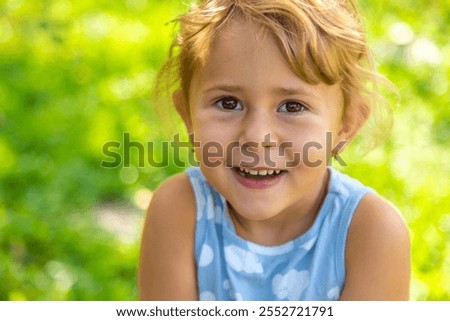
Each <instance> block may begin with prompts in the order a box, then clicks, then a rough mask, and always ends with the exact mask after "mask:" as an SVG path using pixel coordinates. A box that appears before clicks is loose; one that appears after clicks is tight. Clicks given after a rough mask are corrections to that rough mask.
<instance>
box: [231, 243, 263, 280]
mask: <svg viewBox="0 0 450 321" xmlns="http://www.w3.org/2000/svg"><path fill="white" fill-rule="evenodd" d="M225 260H226V261H227V264H228V265H229V266H230V267H231V268H232V269H233V270H235V271H236V272H245V273H249V274H250V273H263V271H264V270H263V267H262V265H261V263H260V262H259V259H258V257H257V256H256V255H255V254H254V253H252V252H250V251H246V250H244V249H241V248H240V247H237V246H235V245H229V246H226V247H225Z"/></svg>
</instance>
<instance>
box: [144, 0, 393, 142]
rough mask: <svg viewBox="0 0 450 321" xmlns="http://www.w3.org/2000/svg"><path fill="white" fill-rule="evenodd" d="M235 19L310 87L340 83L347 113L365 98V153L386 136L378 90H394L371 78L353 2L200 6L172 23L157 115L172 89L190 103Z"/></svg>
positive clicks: (233, 0)
mask: <svg viewBox="0 0 450 321" xmlns="http://www.w3.org/2000/svg"><path fill="white" fill-rule="evenodd" d="M237 15H241V16H244V17H245V18H247V19H250V20H252V21H253V22H256V23H258V24H259V25H260V26H261V27H262V28H264V29H266V30H267V31H269V32H270V33H271V34H272V35H273V36H274V37H275V39H276V41H277V42H278V44H279V48H280V50H281V52H282V54H283V56H284V57H285V59H286V61H287V62H288V64H289V66H290V68H291V69H292V71H293V72H294V73H295V74H296V75H297V76H298V77H300V78H301V79H303V80H304V81H306V82H308V83H310V84H318V83H320V82H322V83H325V84H328V85H333V84H339V85H340V87H341V89H342V92H343V96H344V108H346V107H348V106H351V103H352V101H351V100H352V99H353V98H354V97H363V98H364V101H365V104H363V105H361V106H359V108H360V109H361V110H358V111H356V112H360V113H364V114H367V113H370V114H371V115H372V117H371V119H372V120H371V122H369V124H368V125H367V126H366V128H365V131H366V135H367V136H369V137H368V138H370V139H367V140H366V139H365V142H366V143H367V144H365V145H367V146H368V147H369V149H372V148H374V147H375V146H376V145H378V144H379V143H380V142H381V141H383V140H384V138H386V137H387V135H388V134H389V132H390V128H391V123H392V122H391V119H392V117H391V111H390V108H389V104H388V103H387V101H386V99H384V98H383V96H382V95H381V94H380V91H379V87H380V85H382V86H383V87H385V88H387V89H388V90H390V91H391V92H394V93H397V92H396V89H395V87H394V86H393V85H392V83H390V82H389V81H388V80H387V79H386V78H384V77H383V76H382V75H380V74H378V73H377V72H376V69H375V66H374V61H373V58H372V55H371V51H370V48H369V46H368V43H367V40H366V35H365V31H364V28H363V25H362V21H361V17H360V15H359V13H358V10H357V5H356V2H355V1H354V0H265V1H260V0H203V1H200V3H198V4H195V5H193V7H192V9H191V10H190V11H189V12H188V13H186V14H184V15H182V16H180V17H178V18H177V19H176V20H174V22H175V23H178V24H179V32H178V34H177V35H176V37H175V39H174V41H173V43H172V46H171V48H170V52H169V58H168V60H167V61H166V63H165V64H164V66H163V67H162V68H161V70H160V71H159V73H158V75H157V77H156V80H155V87H154V90H153V98H154V99H155V100H156V101H158V103H156V105H157V106H159V107H160V108H158V109H159V110H167V108H165V107H163V106H165V105H167V103H166V104H164V103H163V104H162V103H160V102H161V98H162V97H164V96H165V97H168V96H171V95H170V93H171V92H172V91H173V90H175V89H176V88H181V89H182V90H183V92H184V95H185V98H186V99H187V100H188V94H189V87H190V84H191V80H192V76H193V74H194V71H195V70H196V69H197V68H199V67H201V66H202V64H203V63H204V62H205V61H206V59H207V57H208V54H209V52H210V48H211V42H212V41H213V40H214V37H215V35H217V33H219V32H220V31H221V30H222V29H223V28H224V27H225V26H226V25H227V23H228V22H229V21H230V20H231V19H233V18H234V17H236V16H237ZM168 94H169V95H168ZM366 135H364V136H366Z"/></svg>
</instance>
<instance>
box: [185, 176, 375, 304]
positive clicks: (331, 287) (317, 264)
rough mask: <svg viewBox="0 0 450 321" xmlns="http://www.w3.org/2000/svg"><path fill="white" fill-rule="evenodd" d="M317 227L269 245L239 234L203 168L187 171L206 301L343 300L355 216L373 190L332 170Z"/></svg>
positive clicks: (201, 289) (200, 285)
mask: <svg viewBox="0 0 450 321" xmlns="http://www.w3.org/2000/svg"><path fill="white" fill-rule="evenodd" d="M329 171H330V181H329V184H328V191H327V194H326V196H325V199H324V202H323V204H322V206H321V208H320V210H319V213H318V214H317V217H316V219H315V221H314V223H313V225H312V226H311V227H310V228H309V230H308V231H306V232H305V233H304V234H302V235H300V236H299V237H297V238H296V239H294V240H292V241H289V242H287V243H285V244H282V245H277V246H263V245H259V244H255V243H252V242H250V241H247V240H245V239H243V238H241V237H240V236H238V235H237V234H236V231H235V229H234V225H233V222H232V220H231V217H230V215H229V213H228V207H227V204H226V200H225V198H224V197H223V196H222V195H221V194H219V193H218V192H217V191H216V190H215V189H214V188H213V187H212V186H211V185H209V183H208V182H207V181H206V179H205V177H204V176H203V174H202V172H201V171H200V169H199V168H198V167H191V168H188V169H187V170H186V173H187V174H188V176H189V179H190V183H191V185H192V187H193V190H194V193H195V200H196V207H197V210H196V215H197V222H196V228H195V259H196V264H197V280H198V281H197V282H198V293H199V299H200V300H246V301H250V300H257V301H274V300H307V301H327V300H338V299H339V296H340V294H341V291H342V288H343V285H344V281H345V247H346V241H347V233H348V229H349V226H350V222H351V219H352V217H353V214H354V212H355V209H356V207H357V206H358V204H359V202H360V200H361V199H362V197H363V196H364V195H365V194H366V193H367V192H369V191H372V192H373V190H372V189H370V188H368V187H365V186H364V185H362V184H361V183H360V182H358V181H357V180H355V179H353V178H351V177H349V176H347V175H345V174H342V173H340V172H338V171H337V170H335V169H333V168H331V167H330V168H329Z"/></svg>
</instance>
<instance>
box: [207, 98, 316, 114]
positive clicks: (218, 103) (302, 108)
mask: <svg viewBox="0 0 450 321" xmlns="http://www.w3.org/2000/svg"><path fill="white" fill-rule="evenodd" d="M225 101H228V102H227V103H230V101H234V102H235V103H237V105H238V106H240V108H226V107H224V106H223V103H224V102H225ZM287 104H296V105H297V107H298V106H299V108H300V110H298V111H292V112H289V111H287V109H286V108H285V109H286V111H285V112H286V113H289V114H294V113H302V112H305V111H307V110H308V107H307V106H306V105H305V104H303V103H301V102H298V101H294V100H290V101H286V102H284V103H282V104H281V106H280V107H278V109H277V111H280V109H282V107H283V106H286V107H287ZM214 105H215V106H217V107H219V108H220V109H224V110H242V109H244V107H243V106H242V104H241V102H240V101H239V99H237V98H235V97H232V96H227V97H222V98H220V99H218V100H216V102H215V103H214Z"/></svg>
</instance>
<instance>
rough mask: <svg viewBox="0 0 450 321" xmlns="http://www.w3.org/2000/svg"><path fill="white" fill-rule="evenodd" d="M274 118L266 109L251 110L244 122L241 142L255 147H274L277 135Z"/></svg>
mask: <svg viewBox="0 0 450 321" xmlns="http://www.w3.org/2000/svg"><path fill="white" fill-rule="evenodd" d="M274 118H275V117H274V115H271V114H270V113H269V112H265V111H260V110H253V111H251V112H249V113H248V114H247V115H246V116H245V120H244V122H243V123H242V129H241V135H240V138H239V140H240V143H241V144H245V145H247V146H248V147H253V148H254V149H258V148H261V147H274V146H275V145H276V136H277V128H276V123H275V119H274ZM255 143H256V144H255Z"/></svg>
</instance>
